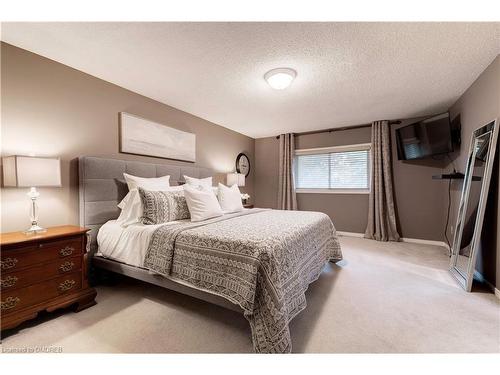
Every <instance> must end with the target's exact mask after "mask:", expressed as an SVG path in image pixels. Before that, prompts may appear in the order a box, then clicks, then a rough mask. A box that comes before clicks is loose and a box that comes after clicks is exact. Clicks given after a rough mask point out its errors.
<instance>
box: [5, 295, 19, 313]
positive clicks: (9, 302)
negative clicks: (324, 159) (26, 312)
mask: <svg viewBox="0 0 500 375" xmlns="http://www.w3.org/2000/svg"><path fill="white" fill-rule="evenodd" d="M19 302H21V299H20V298H19V297H7V299H6V300H5V301H2V306H1V309H2V311H4V310H10V309H13V308H14V307H16V305H17V304H18V303H19Z"/></svg>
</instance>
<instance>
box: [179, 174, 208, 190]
mask: <svg viewBox="0 0 500 375" xmlns="http://www.w3.org/2000/svg"><path fill="white" fill-rule="evenodd" d="M184 180H185V181H186V185H191V186H203V187H207V188H211V187H212V177H207V178H194V177H189V176H186V175H184Z"/></svg>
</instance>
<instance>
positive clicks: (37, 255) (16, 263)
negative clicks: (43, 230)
mask: <svg viewBox="0 0 500 375" xmlns="http://www.w3.org/2000/svg"><path fill="white" fill-rule="evenodd" d="M80 254H82V239H81V237H76V238H73V239H66V240H59V241H47V242H40V243H39V244H38V245H36V246H34V245H30V246H26V247H18V248H13V249H7V250H5V249H2V254H1V261H2V262H1V268H2V273H3V274H5V273H10V272H14V271H16V270H18V269H21V268H24V267H28V266H31V265H34V264H40V263H45V262H50V261H52V260H57V259H64V258H69V257H73V256H75V255H80Z"/></svg>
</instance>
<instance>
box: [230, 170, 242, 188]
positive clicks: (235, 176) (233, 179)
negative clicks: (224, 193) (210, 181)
mask: <svg viewBox="0 0 500 375" xmlns="http://www.w3.org/2000/svg"><path fill="white" fill-rule="evenodd" d="M226 180H227V186H233V185H235V184H236V185H238V186H245V175H244V174H242V173H228V174H227V179H226Z"/></svg>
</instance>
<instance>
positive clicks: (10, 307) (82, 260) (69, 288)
mask: <svg viewBox="0 0 500 375" xmlns="http://www.w3.org/2000/svg"><path fill="white" fill-rule="evenodd" d="M87 231H88V229H87V228H81V227H77V226H73V225H65V226H59V227H52V228H49V229H48V230H47V232H45V233H40V234H34V235H26V234H24V233H23V232H11V233H3V234H1V239H0V245H1V254H0V257H1V276H0V278H1V283H0V288H1V314H2V324H1V329H2V330H4V329H7V328H13V327H15V326H17V325H19V324H21V323H22V322H24V321H26V320H28V319H32V318H35V317H36V316H37V314H38V313H39V312H40V311H43V310H47V311H49V312H51V311H54V310H56V309H58V308H61V307H67V306H70V305H72V304H75V305H76V311H80V310H83V309H85V308H87V307H90V306H93V305H95V303H96V302H95V297H96V294H97V293H96V291H95V289H93V288H90V287H89V285H88V280H87V262H86V244H87Z"/></svg>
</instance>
